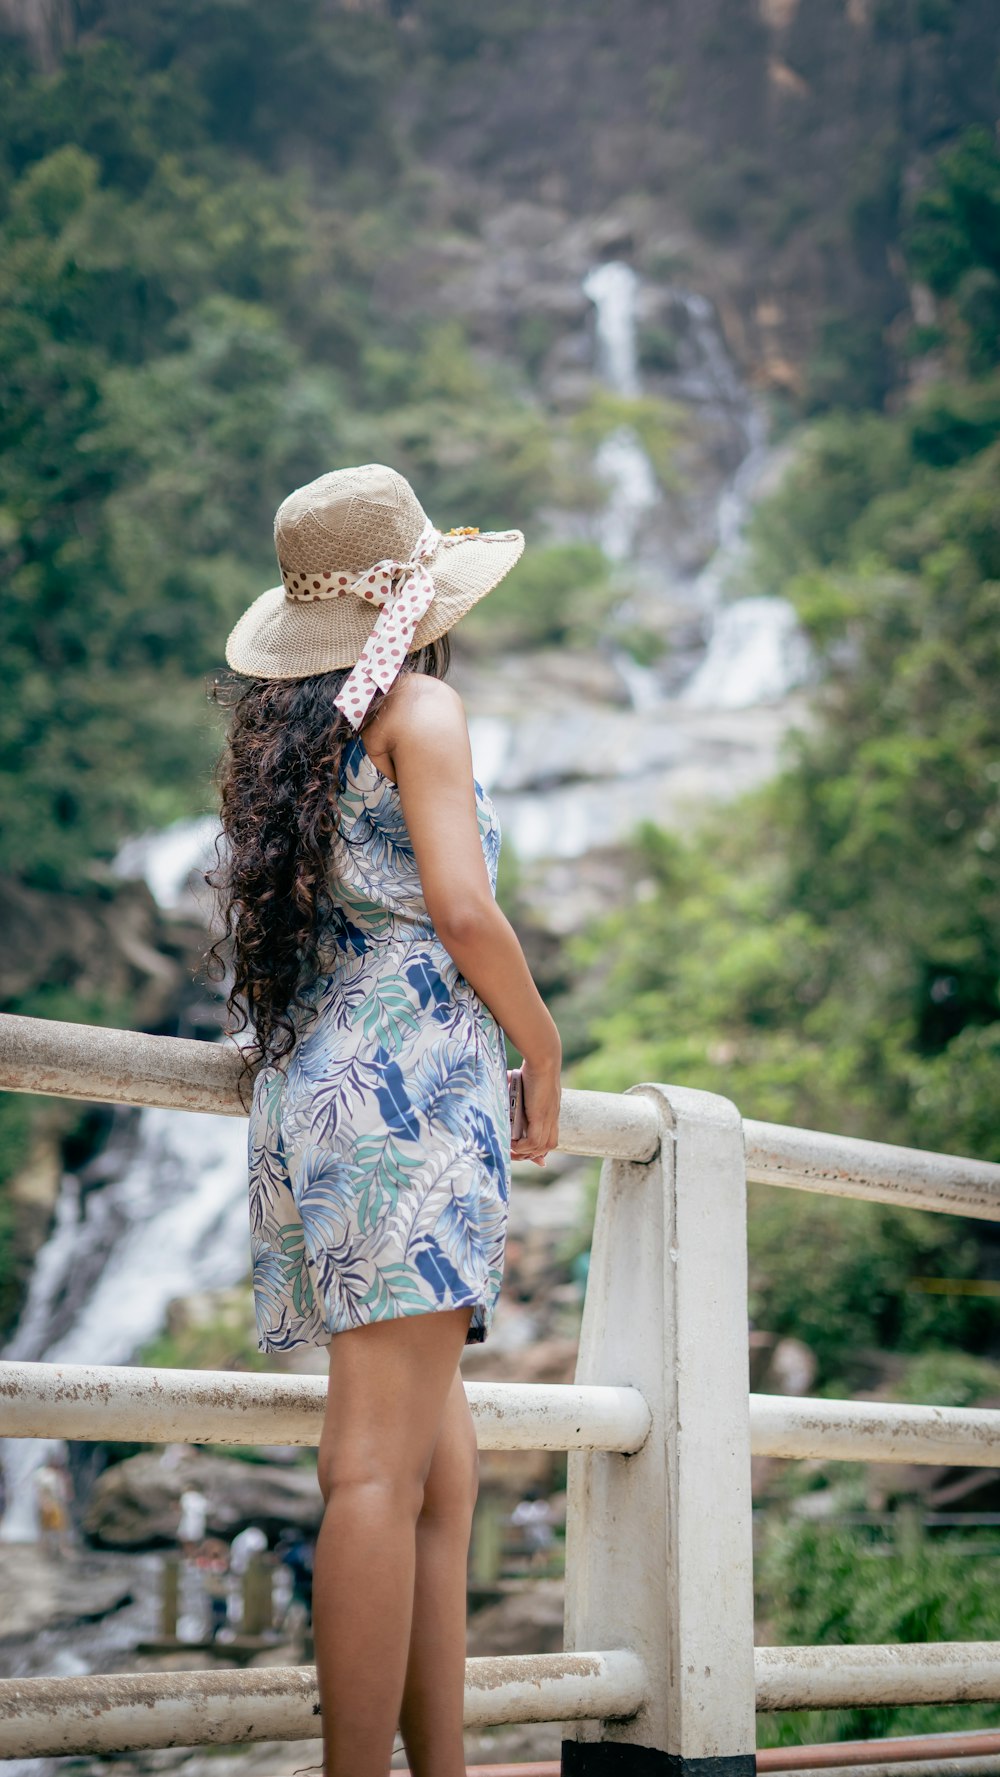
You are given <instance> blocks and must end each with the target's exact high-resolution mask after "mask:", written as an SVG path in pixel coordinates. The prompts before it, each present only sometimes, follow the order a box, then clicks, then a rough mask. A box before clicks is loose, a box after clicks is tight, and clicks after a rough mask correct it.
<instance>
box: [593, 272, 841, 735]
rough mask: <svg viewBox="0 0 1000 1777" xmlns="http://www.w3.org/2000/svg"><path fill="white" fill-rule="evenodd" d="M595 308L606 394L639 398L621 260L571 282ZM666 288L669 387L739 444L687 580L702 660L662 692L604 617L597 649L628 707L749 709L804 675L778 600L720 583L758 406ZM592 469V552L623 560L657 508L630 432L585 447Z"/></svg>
mask: <svg viewBox="0 0 1000 1777" xmlns="http://www.w3.org/2000/svg"><path fill="white" fill-rule="evenodd" d="M582 287H583V291H584V294H585V295H586V296H588V297H589V298H590V300H591V301H592V302H593V303H594V306H595V308H596V311H597V368H598V370H599V372H600V374H601V375H602V376H603V378H604V380H605V381H606V382H607V383H608V385H609V387H610V388H612V389H614V390H615V391H616V393H618V394H621V395H626V396H630V397H635V396H637V395H640V394H641V393H642V384H641V378H640V373H639V358H638V349H637V343H636V303H637V296H638V289H639V280H638V278H637V276H636V273H635V272H634V270H633V269H632V267H631V266H629V265H625V264H623V263H622V262H620V261H617V260H609V261H607V262H606V263H604V264H602V265H598V266H595V267H594V268H593V269H592V270H591V271H589V272H588V273H587V275H586V277H585V278H584V280H583V286H582ZM666 295H667V297H668V299H669V302H670V303H671V305H672V306H673V307H674V308H676V309H677V310H678V311H679V312H680V313H681V314H682V315H683V316H684V318H685V332H686V338H687V341H688V349H687V354H686V363H685V364H684V365H683V366H682V368H681V369H680V370H679V372H678V377H677V383H678V394H679V395H680V396H681V397H682V398H683V399H685V400H687V401H688V402H690V403H691V404H692V405H696V406H700V407H704V408H707V409H710V410H713V411H715V412H716V413H719V414H721V415H724V416H725V418H726V420H727V421H728V422H729V425H730V426H731V427H732V428H735V429H736V430H737V432H738V434H739V438H740V441H741V444H742V454H741V456H740V459H739V462H738V464H737V467H736V468H735V470H734V471H733V473H732V474H731V475H730V477H729V478H728V479H727V481H726V482H725V484H724V485H723V487H722V490H721V492H720V493H719V495H718V498H717V501H716V508H715V547H714V549H713V550H712V553H711V555H710V556H709V559H708V560H707V561H706V563H705V564H704V566H703V567H702V568H701V570H700V571H699V572H698V574H697V575H695V577H694V578H693V580H692V581H691V582H690V584H689V586H688V588H687V592H688V596H689V599H690V602H691V604H692V605H693V607H694V608H695V609H697V610H698V611H700V612H701V614H702V620H703V622H704V623H705V624H706V625H707V628H708V641H707V646H706V650H705V653H704V656H703V658H702V659H701V661H699V662H698V663H697V664H696V665H695V666H694V668H693V670H692V672H691V675H690V677H689V679H688V681H687V683H686V684H684V685H682V686H681V687H680V688H677V689H670V690H664V688H663V686H662V684H661V679H660V676H659V674H658V673H657V671H656V669H655V668H650V667H645V666H639V665H637V663H636V662H635V661H633V660H632V659H631V658H630V657H629V656H628V655H627V654H626V651H625V650H624V649H622V648H620V647H618V646H617V644H616V641H615V635H614V629H615V623H616V621H620V620H621V619H622V618H623V617H625V618H626V619H627V616H628V612H627V610H626V609H625V608H624V607H622V608H620V610H619V612H617V613H613V615H612V622H611V625H610V626H609V635H608V643H609V651H610V653H611V656H612V658H613V660H614V662H615V664H616V666H617V668H618V671H619V673H620V676H621V678H622V681H623V683H624V684H625V686H626V688H627V690H628V693H629V696H630V699H631V702H632V707H633V708H634V709H636V710H642V711H649V710H654V709H656V708H657V707H658V706H659V705H660V704H662V703H664V702H666V703H672V702H674V701H675V700H676V701H678V702H679V703H680V704H681V705H685V706H688V707H691V708H702V709H719V710H723V709H737V708H751V707H753V706H755V705H757V704H761V703H771V702H776V701H778V700H780V699H781V698H783V697H785V696H786V695H787V694H788V692H789V691H791V690H792V689H793V688H794V687H795V686H796V685H800V684H802V683H804V682H806V681H807V680H808V679H809V676H810V670H811V662H810V656H809V649H808V646H807V644H806V641H805V637H804V636H803V634H802V631H801V629H800V627H799V624H798V621H797V619H796V616H795V613H794V611H793V609H792V607H791V605H789V604H788V603H787V601H786V600H784V599H780V598H773V597H766V596H758V597H755V598H747V599H742V600H734V601H733V602H732V603H729V604H727V603H726V602H725V590H726V587H727V584H728V583H729V582H730V580H731V577H732V575H733V573H734V570H735V569H736V568H737V567H738V566H739V564H740V562H741V561H742V560H743V558H744V556H745V553H746V541H745V536H744V527H745V524H746V518H747V514H748V511H749V508H750V505H751V502H752V499H753V496H754V493H755V490H756V486H757V483H758V481H759V479H760V476H761V472H762V470H763V468H764V467H765V465H766V464H767V462H768V461H769V459H770V458H771V456H772V455H773V454H774V453H773V452H772V450H771V447H770V445H769V443H768V438H767V426H766V423H765V419H764V415H763V413H762V411H761V409H760V408H759V406H758V405H757V404H756V403H755V402H754V401H753V400H752V399H751V397H750V396H749V394H748V392H747V390H746V389H745V387H744V385H743V383H742V381H741V379H740V376H739V373H738V371H737V369H736V366H735V364H734V363H733V360H732V358H731V357H730V355H729V353H728V351H727V350H726V345H725V341H724V339H723V337H722V333H721V330H720V328H719V325H718V320H717V318H716V315H715V311H714V309H713V307H712V304H711V303H710V302H709V300H708V298H707V297H706V296H704V295H703V294H701V292H699V291H693V290H684V289H682V288H680V287H679V286H677V285H671V286H670V287H669V288H668V290H667V292H666ZM595 468H596V470H597V473H598V475H599V477H600V478H601V480H602V481H604V482H605V483H606V484H607V486H608V490H609V491H608V499H607V505H606V508H605V511H604V513H603V514H602V517H601V520H600V524H599V530H598V535H599V540H600V542H601V546H602V548H603V549H604V553H605V554H606V555H607V556H608V557H609V559H611V560H612V561H615V562H621V561H626V560H629V559H634V558H635V556H636V553H637V544H638V543H639V541H640V540H641V535H642V529H643V523H644V520H646V519H647V518H648V517H649V515H650V514H651V513H652V512H653V511H654V510H655V508H656V507H657V505H658V504H659V503H660V500H661V495H660V492H659V489H658V487H657V484H656V479H655V476H654V474H653V469H652V465H651V463H650V461H649V458H648V456H647V454H646V452H645V451H644V450H643V448H642V444H641V443H640V441H639V439H638V438H637V436H636V434H635V432H634V431H633V430H632V428H631V427H628V426H623V427H619V428H618V429H617V430H616V431H615V432H614V433H612V434H611V435H610V436H609V437H608V438H606V439H604V440H603V442H602V443H601V445H600V447H599V448H598V450H597V452H596V454H595Z"/></svg>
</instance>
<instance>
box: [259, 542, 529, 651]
mask: <svg viewBox="0 0 1000 1777" xmlns="http://www.w3.org/2000/svg"><path fill="white" fill-rule="evenodd" d="M523 549H524V536H523V533H522V532H521V531H481V532H480V533H479V534H478V535H477V536H459V537H449V536H445V537H442V539H441V541H440V543H439V544H438V546H437V549H436V550H435V552H434V554H433V555H432V556H431V557H430V558H429V560H428V562H427V564H426V565H427V568H428V569H429V571H430V575H431V578H432V580H433V581H434V597H433V599H432V601H431V603H430V605H429V606H428V608H427V610H426V611H425V612H424V615H423V617H422V618H421V619H420V622H419V623H418V624H417V627H416V629H415V630H414V632H413V640H412V642H411V643H410V647H409V649H408V652H409V653H411V654H412V653H414V651H415V650H416V649H418V648H424V647H426V646H427V644H428V642H434V641H436V640H437V638H438V636H442V635H444V633H445V631H446V630H449V629H451V628H452V626H453V624H455V623H457V622H458V620H459V618H460V617H464V615H465V613H466V611H470V610H471V609H472V607H473V605H475V604H478V602H479V600H480V599H481V598H485V596H486V594H487V593H488V592H492V590H493V588H494V586H498V585H499V583H500V581H501V580H502V579H503V577H504V575H505V574H507V573H509V572H510V570H511V568H512V567H513V566H514V563H515V562H516V561H517V560H518V558H519V556H520V555H521V552H522V550H523ZM378 617H379V609H378V607H377V606H373V605H371V604H369V603H367V602H366V600H364V599H360V598H357V597H356V596H355V594H354V593H350V594H349V595H348V596H347V597H345V598H335V599H316V600H314V601H312V602H303V601H301V600H296V599H290V598H288V597H287V596H286V594H285V589H284V587H283V586H272V587H271V588H270V589H269V590H268V591H267V592H262V593H261V595H260V597H259V598H257V599H255V600H254V602H253V604H252V605H250V606H249V608H248V609H247V610H246V611H244V613H243V615H242V617H241V618H240V620H239V622H238V623H237V624H236V626H235V628H234V629H233V630H232V632H231V633H230V636H229V639H228V641H227V642H226V662H227V665H229V666H230V667H231V668H232V669H233V671H234V672H237V673H245V674H247V675H248V676H249V677H252V678H261V679H307V678H309V677H311V675H312V674H313V673H328V672H334V671H335V670H336V669H337V668H338V667H345V666H353V665H354V662H355V661H356V660H357V658H358V655H359V654H360V653H361V650H362V648H363V647H364V645H365V643H366V641H367V640H368V637H369V636H370V634H371V632H372V630H373V629H374V627H375V624H376V622H377V621H378Z"/></svg>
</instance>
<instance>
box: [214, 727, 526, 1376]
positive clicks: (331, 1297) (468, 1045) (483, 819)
mask: <svg viewBox="0 0 1000 1777" xmlns="http://www.w3.org/2000/svg"><path fill="white" fill-rule="evenodd" d="M338 793H339V800H338V813H339V819H340V831H339V833H338V834H337V836H336V838H335V841H334V845H333V849H332V854H331V883H332V885H333V893H334V897H335V900H336V904H337V905H336V914H335V917H334V919H333V920H332V922H331V924H330V926H329V928H328V929H327V930H326V931H325V932H324V933H323V935H322V943H321V972H320V974H319V976H318V977H317V979H316V981H315V983H314V985H313V987H312V989H311V991H310V994H309V1000H310V1003H311V1004H314V1005H315V1007H316V1012H317V1017H316V1019H315V1020H314V1021H313V1022H312V1023H306V1022H303V1025H302V1034H301V1036H300V1037H299V1040H298V1042H297V1043H296V1046H295V1048H294V1050H293V1051H292V1054H291V1056H290V1057H289V1058H288V1059H287V1060H286V1061H285V1062H283V1063H282V1064H279V1065H276V1066H270V1067H265V1068H263V1069H261V1071H260V1073H259V1074H258V1076H257V1079H256V1081H255V1083H254V1094H253V1103H252V1106H251V1111H250V1131H249V1157H250V1237H251V1253H252V1258H253V1293H254V1307H255V1311H256V1319H257V1334H258V1338H257V1343H258V1348H259V1349H260V1350H261V1351H264V1352H272V1351H289V1350H291V1349H292V1348H293V1347H294V1346H298V1345H326V1344H328V1343H329V1341H330V1340H331V1338H332V1337H333V1336H334V1335H336V1334H337V1333H339V1332H343V1331H345V1330H346V1329H347V1328H349V1327H358V1326H365V1325H366V1324H367V1323H368V1322H369V1321H373V1320H391V1319H395V1318H396V1317H398V1316H400V1315H410V1314H428V1313H433V1312H435V1311H437V1310H441V1309H449V1308H459V1307H465V1306H471V1307H472V1310H473V1313H472V1319H471V1322H470V1326H469V1331H468V1333H467V1335H466V1343H468V1344H473V1343H481V1342H482V1341H483V1340H484V1339H485V1338H486V1336H487V1334H488V1332H489V1330H490V1326H491V1323H492V1320H493V1314H494V1310H495V1307H496V1302H497V1297H498V1295H499V1292H500V1283H501V1277H502V1272H503V1263H504V1242H505V1238H506V1231H507V1205H508V1198H509V1191H510V1164H511V1161H510V1111H509V1106H508V1095H507V1060H506V1049H505V1044H504V1038H503V1033H502V1031H501V1029H500V1026H499V1025H498V1023H497V1021H496V1019H495V1018H494V1016H493V1014H492V1013H491V1012H490V1011H489V1010H488V1008H487V1007H486V1006H485V1004H484V1003H483V1001H482V1000H481V999H480V998H479V996H478V994H477V993H476V992H475V991H474V989H473V988H472V987H471V986H470V984H469V982H468V981H466V979H465V977H464V976H463V975H462V974H460V973H459V970H458V968H457V967H456V965H455V963H454V961H453V960H452V958H451V956H450V955H449V953H448V951H447V950H446V949H445V947H444V945H443V944H442V943H441V940H440V939H439V938H438V936H437V934H436V932H435V930H434V927H433V924H432V922H431V920H430V917H429V915H428V912H427V906H426V903H425V901H424V898H423V893H422V890H421V886H420V878H419V874H418V871H417V866H416V860H415V857H414V853H413V848H412V846H411V844H410V839H409V835H408V833H407V830H406V825H405V822H404V820H403V815H402V809H401V806H400V798H399V791H398V789H397V786H396V784H395V783H394V782H393V781H392V779H391V778H388V777H386V776H385V775H384V774H383V773H382V772H381V771H379V769H378V767H377V766H376V765H375V763H374V761H373V760H372V759H371V757H370V756H369V754H368V752H367V751H366V749H365V746H364V742H363V740H362V738H361V736H360V734H358V735H354V736H352V737H351V738H350V739H349V740H348V741H347V743H346V744H345V747H344V751H343V754H342V758H341V766H340V780H339V784H338ZM476 806H477V813H478V821H479V836H480V841H481V844H482V847H483V855H484V858H485V860H486V865H487V870H488V873H489V878H490V885H491V888H492V890H493V893H494V894H496V881H497V865H498V862H499V856H500V823H499V819H498V816H497V812H496V808H495V807H494V804H493V802H492V800H491V799H490V797H489V796H487V795H486V793H485V791H484V790H483V788H482V786H481V785H480V784H479V782H478V780H477V781H476Z"/></svg>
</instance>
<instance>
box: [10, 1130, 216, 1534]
mask: <svg viewBox="0 0 1000 1777" xmlns="http://www.w3.org/2000/svg"><path fill="white" fill-rule="evenodd" d="M246 1139H247V1138H246V1124H245V1123H244V1122H243V1121H242V1119H241V1118H238V1117H215V1116H191V1115H190V1114H188V1113H186V1112H184V1111H167V1110H146V1111H143V1112H141V1113H140V1116H139V1129H138V1140H137V1144H136V1148H135V1151H134V1153H133V1154H132V1156H131V1158H130V1159H128V1160H126V1161H125V1163H124V1167H123V1170H122V1172H121V1174H120V1176H118V1177H115V1176H113V1175H112V1177H111V1178H110V1179H109V1180H108V1182H106V1183H101V1182H100V1181H99V1180H97V1181H94V1182H93V1183H89V1184H88V1188H86V1189H84V1188H83V1186H82V1185H81V1182H80V1180H79V1179H77V1178H76V1177H74V1176H73V1175H67V1177H66V1178H65V1179H64V1181H63V1185H62V1189H61V1191H60V1195H59V1201H58V1205H57V1209H56V1219H55V1226H54V1228H53V1230H52V1233H51V1234H50V1236H49V1238H48V1240H47V1241H46V1243H45V1245H44V1246H43V1248H42V1250H41V1252H40V1253H39V1255H38V1257H37V1259H36V1261H35V1266H34V1270H33V1272H32V1276H31V1284H30V1287H29V1291H28V1296H27V1300H26V1302H25V1305H24V1310H23V1312H22V1315H21V1319H20V1322H19V1324H18V1327H17V1330H16V1331H15V1333H14V1337H13V1338H12V1339H11V1341H10V1343H9V1344H8V1345H7V1346H6V1347H5V1349H4V1351H3V1354H2V1355H3V1357H4V1358H7V1359H12V1358H19V1359H22V1360H28V1361H39V1360H41V1361H44V1362H46V1363H87V1364H123V1363H127V1362H128V1361H129V1360H130V1358H132V1357H133V1356H134V1354H135V1352H136V1351H137V1350H138V1349H139V1347H140V1346H141V1345H143V1344H144V1343H146V1342H147V1341H148V1340H150V1339H152V1338H153V1337H154V1336H155V1335H156V1334H157V1333H159V1332H160V1330H161V1329H162V1327H163V1324H164V1319H165V1314H166V1308H167V1304H168V1303H169V1302H170V1301H171V1300H172V1298H173V1297H175V1296H182V1295H188V1294H190V1293H192V1292H194V1291H197V1290H202V1289H218V1288H224V1287H226V1286H227V1285H232V1284H236V1283H239V1282H240V1280H241V1279H242V1278H244V1277H245V1276H246V1275H247V1272H248V1270H249V1266H250V1232H249V1213H248V1207H247V1159H246ZM52 1448H53V1441H52V1440H42V1439H27V1438H6V1439H3V1440H0V1460H2V1462H3V1468H4V1476H5V1480H6V1483H7V1500H8V1504H7V1510H6V1512H5V1515H4V1517H3V1520H2V1521H0V1539H2V1540H4V1541H15V1542H16V1541H26V1540H32V1539H33V1538H34V1537H35V1535H36V1534H37V1532H36V1519H35V1508H34V1500H33V1497H32V1486H31V1477H32V1475H33V1474H34V1471H35V1469H36V1468H37V1467H38V1465H39V1464H40V1463H41V1462H42V1461H44V1459H45V1455H46V1453H47V1452H48V1451H49V1450H51V1449H52Z"/></svg>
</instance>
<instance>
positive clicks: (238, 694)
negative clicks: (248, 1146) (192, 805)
mask: <svg viewBox="0 0 1000 1777" xmlns="http://www.w3.org/2000/svg"><path fill="white" fill-rule="evenodd" d="M450 659H451V649H450V643H449V639H448V636H447V634H445V635H443V636H441V637H439V638H438V640H437V641H434V642H430V643H428V644H427V646H426V647H424V648H420V649H417V650H416V651H415V652H414V653H412V654H410V655H408V656H407V657H406V660H405V662H404V665H403V668H402V671H403V672H424V673H428V674H430V675H431V676H432V677H434V678H438V679H443V678H444V677H445V676H446V674H447V672H448V667H449V665H450ZM349 671H350V668H349V667H342V668H340V669H339V670H338V671H336V672H329V673H317V674H315V675H314V676H313V677H311V678H308V679H256V678H244V677H242V676H239V675H233V676H232V677H231V678H229V679H224V678H223V679H217V680H216V681H215V683H214V684H213V686H212V689H211V696H212V698H213V700H214V701H215V702H217V703H219V704H221V705H222V706H223V707H225V708H227V709H228V710H229V711H230V722H229V732H228V736H227V741H226V746H225V750H224V751H223V753H222V756H221V758H220V760H219V764H218V767H217V770H216V780H217V783H218V786H219V791H220V796H221V804H222V832H221V834H220V836H219V840H218V843H217V846H216V863H215V868H214V869H213V870H210V871H209V872H208V873H207V875H206V878H205V880H206V881H207V882H208V884H209V886H210V887H211V888H212V889H213V890H214V891H215V893H216V896H217V898H218V903H219V910H220V915H221V923H222V933H221V936H220V937H219V938H218V940H217V941H216V943H214V944H213V945H212V946H211V948H210V950H209V952H208V968H209V973H210V974H211V976H212V978H213V979H214V980H217V981H218V980H225V979H227V961H226V959H227V955H228V957H229V960H230V962H231V968H232V975H231V985H230V987H229V992H228V995H227V998H226V1007H227V1010H228V1012H229V1016H230V1031H231V1034H233V1035H238V1034H239V1033H240V1032H241V1031H244V1030H246V1029H247V1027H248V1026H249V1027H250V1028H251V1029H252V1031H253V1039H254V1040H253V1044H252V1046H251V1047H250V1048H249V1049H248V1050H247V1051H246V1052H245V1053H246V1057H247V1066H246V1070H245V1075H244V1079H245V1078H246V1075H247V1074H249V1073H252V1072H254V1071H255V1070H256V1067H257V1066H258V1064H260V1063H270V1062H276V1061H281V1060H283V1059H284V1058H285V1057H286V1056H288V1055H290V1054H291V1052H292V1050H293V1049H294V1047H295V1043H296V1040H297V1037H298V1033H299V1030H300V1029H301V1028H302V1025H301V1022H298V1023H297V1021H296V1019H295V1018H294V1016H293V1014H295V1013H296V1012H298V1013H301V1014H304V1016H305V1021H306V1022H308V1020H309V1017H310V1016H315V1012H314V1009H313V1008H312V1006H311V1005H310V1004H309V1002H308V1001H307V999H306V998H305V995H306V993H307V991H308V989H309V987H310V986H311V984H312V982H313V981H314V980H315V978H316V975H317V973H318V959H319V943H320V933H321V930H322V927H323V925H324V923H325V921H326V920H327V919H328V918H329V916H330V914H331V912H332V911H333V909H334V907H335V905H336V883H335V882H334V881H331V879H330V869H329V866H330V848H331V843H332V841H333V838H334V835H335V832H336V828H337V805H336V786H337V782H338V777H339V773H340V765H341V756H342V753H343V749H344V745H345V742H346V741H347V740H348V739H349V738H350V736H351V735H352V733H353V730H352V729H351V728H350V727H349V725H348V723H347V720H346V718H345V717H344V716H343V714H342V713H341V711H340V710H339V709H337V708H335V706H334V702H333V700H334V698H335V697H336V695H337V693H338V691H340V689H341V687H342V685H343V683H344V680H345V679H346V678H347V675H348V672H349ZM382 701H383V698H382V693H381V692H376V694H375V697H374V699H373V700H372V706H371V713H372V714H374V712H375V711H376V710H377V709H378V708H379V707H380V705H381V703H382Z"/></svg>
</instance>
